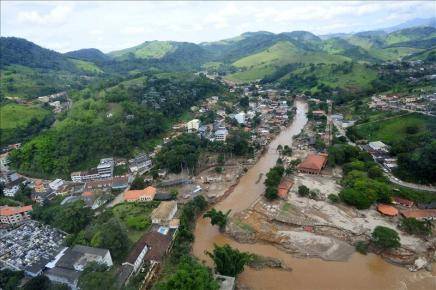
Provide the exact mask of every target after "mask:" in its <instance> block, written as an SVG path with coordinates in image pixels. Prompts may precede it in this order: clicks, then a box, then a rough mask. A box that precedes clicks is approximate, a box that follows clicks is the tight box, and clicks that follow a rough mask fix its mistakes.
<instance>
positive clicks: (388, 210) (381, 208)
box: [377, 204, 398, 217]
mask: <svg viewBox="0 0 436 290" xmlns="http://www.w3.org/2000/svg"><path fill="white" fill-rule="evenodd" d="M377 211H378V212H379V213H381V214H383V215H386V216H390V217H394V216H397V215H398V209H396V208H395V207H393V206H390V205H387V204H379V205H377Z"/></svg>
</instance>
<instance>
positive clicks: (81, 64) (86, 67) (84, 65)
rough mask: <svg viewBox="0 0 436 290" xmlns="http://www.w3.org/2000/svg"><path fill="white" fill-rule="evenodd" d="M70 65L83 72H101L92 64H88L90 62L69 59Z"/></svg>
mask: <svg viewBox="0 0 436 290" xmlns="http://www.w3.org/2000/svg"><path fill="white" fill-rule="evenodd" d="M70 60H71V62H72V63H74V65H75V66H76V67H77V68H78V69H80V70H83V71H85V72H90V73H94V74H100V73H102V72H103V71H102V70H101V69H100V68H99V67H98V66H97V65H96V64H94V63H92V62H90V61H84V60H80V59H73V58H72V59H70Z"/></svg>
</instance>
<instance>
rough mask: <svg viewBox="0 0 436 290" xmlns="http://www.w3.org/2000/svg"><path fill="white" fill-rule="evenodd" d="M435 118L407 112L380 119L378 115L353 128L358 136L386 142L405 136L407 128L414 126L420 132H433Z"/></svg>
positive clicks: (435, 122)
mask: <svg viewBox="0 0 436 290" xmlns="http://www.w3.org/2000/svg"><path fill="white" fill-rule="evenodd" d="M435 124H436V118H434V117H430V116H424V115H421V114H414V113H412V114H407V115H402V116H396V117H390V118H388V119H385V120H382V119H381V117H380V115H378V116H377V119H376V120H373V121H370V122H368V123H364V124H361V125H357V126H356V127H355V128H356V130H357V133H358V134H359V135H360V136H364V137H365V138H366V139H368V140H370V141H375V140H381V141H383V142H386V143H392V142H395V141H399V140H402V139H404V138H407V136H409V135H410V134H408V133H407V130H408V128H411V127H415V128H417V132H416V133H414V134H420V133H423V132H429V131H430V132H433V133H435V129H436V128H435Z"/></svg>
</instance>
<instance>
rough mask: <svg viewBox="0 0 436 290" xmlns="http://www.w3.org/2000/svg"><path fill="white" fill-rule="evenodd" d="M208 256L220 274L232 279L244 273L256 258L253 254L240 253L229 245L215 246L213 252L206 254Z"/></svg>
mask: <svg viewBox="0 0 436 290" xmlns="http://www.w3.org/2000/svg"><path fill="white" fill-rule="evenodd" d="M206 254H207V255H208V256H209V257H211V258H212V260H213V261H214V263H215V269H216V271H217V272H218V273H220V274H221V275H226V276H232V277H236V276H237V275H238V274H240V273H242V271H244V266H245V264H246V263H248V262H250V261H251V260H252V259H253V257H254V256H253V254H250V253H247V252H240V251H239V250H238V249H233V248H232V247H230V246H229V245H227V244H226V245H224V246H218V245H214V250H213V252H212V253H210V252H206Z"/></svg>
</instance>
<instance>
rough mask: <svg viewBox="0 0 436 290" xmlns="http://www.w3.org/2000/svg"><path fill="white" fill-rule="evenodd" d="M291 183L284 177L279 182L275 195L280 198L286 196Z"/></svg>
mask: <svg viewBox="0 0 436 290" xmlns="http://www.w3.org/2000/svg"><path fill="white" fill-rule="evenodd" d="M293 185H294V183H293V182H292V180H289V179H286V178H284V179H283V180H282V182H280V184H279V187H278V192H277V195H278V196H279V197H281V198H286V197H287V196H288V192H289V190H290V189H291V188H292V186H293Z"/></svg>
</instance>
